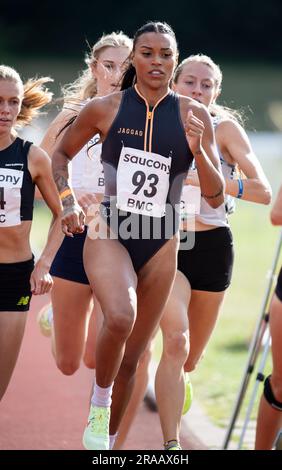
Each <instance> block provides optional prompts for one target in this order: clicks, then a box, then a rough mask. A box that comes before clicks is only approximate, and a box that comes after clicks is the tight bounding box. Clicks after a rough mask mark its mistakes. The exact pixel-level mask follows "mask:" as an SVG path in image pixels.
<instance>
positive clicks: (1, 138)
mask: <svg viewBox="0 0 282 470" xmlns="http://www.w3.org/2000/svg"><path fill="white" fill-rule="evenodd" d="M15 138H16V136H14V135H12V134H10V133H9V134H6V133H5V134H1V133H0V150H4V149H6V148H7V147H9V146H10V145H11V144H12V143H13V142H14V140H15Z"/></svg>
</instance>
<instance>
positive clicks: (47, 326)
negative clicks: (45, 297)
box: [37, 304, 53, 337]
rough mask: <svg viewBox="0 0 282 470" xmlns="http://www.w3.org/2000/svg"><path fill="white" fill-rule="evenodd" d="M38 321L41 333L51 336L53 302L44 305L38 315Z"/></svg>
mask: <svg viewBox="0 0 282 470" xmlns="http://www.w3.org/2000/svg"><path fill="white" fill-rule="evenodd" d="M37 323H38V326H39V328H40V331H41V333H42V334H43V335H44V336H47V337H50V336H51V334H52V324H53V310H52V304H48V305H44V307H43V308H42V309H41V310H40V311H39V313H38V315H37Z"/></svg>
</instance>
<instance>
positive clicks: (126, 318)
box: [104, 305, 135, 338]
mask: <svg viewBox="0 0 282 470" xmlns="http://www.w3.org/2000/svg"><path fill="white" fill-rule="evenodd" d="M104 313H105V318H106V321H105V325H106V328H107V329H108V330H109V331H110V332H111V333H112V334H113V335H114V336H120V337H124V338H127V337H128V336H129V335H130V333H131V331H132V328H133V326H134V321H135V312H134V309H133V308H132V307H131V305H128V306H126V307H119V306H118V305H117V306H114V307H112V308H111V307H110V308H108V309H107V311H105V312H104Z"/></svg>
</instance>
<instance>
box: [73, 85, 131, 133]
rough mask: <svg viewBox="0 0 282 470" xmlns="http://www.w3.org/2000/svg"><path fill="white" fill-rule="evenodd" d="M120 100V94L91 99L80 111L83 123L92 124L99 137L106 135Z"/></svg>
mask: <svg viewBox="0 0 282 470" xmlns="http://www.w3.org/2000/svg"><path fill="white" fill-rule="evenodd" d="M121 98H122V92H120V91H119V92H115V93H111V94H110V95H107V96H103V97H97V98H93V99H92V100H91V101H90V102H89V103H88V104H87V105H86V106H85V107H84V109H83V110H82V111H81V113H80V116H81V118H82V119H83V120H84V122H92V123H93V124H94V126H95V128H96V129H98V130H99V134H100V135H101V136H103V135H106V134H107V132H108V130H109V128H110V126H111V124H112V122H113V120H114V119H115V117H116V114H117V112H118V109H119V105H120V102H121Z"/></svg>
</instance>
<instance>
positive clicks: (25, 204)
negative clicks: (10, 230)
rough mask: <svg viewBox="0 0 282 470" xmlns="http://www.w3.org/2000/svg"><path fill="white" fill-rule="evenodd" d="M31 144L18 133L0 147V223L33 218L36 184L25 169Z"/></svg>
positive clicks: (17, 222) (6, 225) (10, 223)
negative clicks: (1, 148) (17, 135)
mask: <svg viewBox="0 0 282 470" xmlns="http://www.w3.org/2000/svg"><path fill="white" fill-rule="evenodd" d="M31 145H32V143H31V142H27V141H26V142H25V141H23V139H21V138H19V137H17V138H16V139H15V140H14V142H13V143H12V144H11V145H9V147H7V148H6V149H4V150H0V227H11V226H14V225H19V224H20V223H21V222H22V221H23V220H32V216H33V202H34V187H35V186H34V183H33V181H32V177H31V174H30V172H29V169H28V152H29V149H30V146H31Z"/></svg>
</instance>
